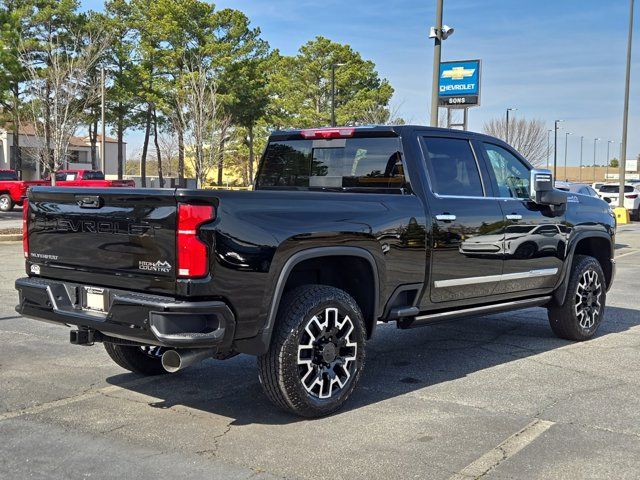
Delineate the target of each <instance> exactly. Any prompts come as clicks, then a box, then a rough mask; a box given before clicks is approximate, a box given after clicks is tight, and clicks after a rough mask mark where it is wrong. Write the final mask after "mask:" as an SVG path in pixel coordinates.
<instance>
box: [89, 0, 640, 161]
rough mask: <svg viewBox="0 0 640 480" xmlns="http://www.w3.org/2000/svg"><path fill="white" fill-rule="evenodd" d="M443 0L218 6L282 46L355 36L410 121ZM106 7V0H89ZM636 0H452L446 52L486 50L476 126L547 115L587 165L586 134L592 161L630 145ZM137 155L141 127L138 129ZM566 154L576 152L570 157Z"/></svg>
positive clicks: (639, 109) (132, 147) (237, 1)
mask: <svg viewBox="0 0 640 480" xmlns="http://www.w3.org/2000/svg"><path fill="white" fill-rule="evenodd" d="M435 3H436V2H435V0H422V1H417V0H349V1H344V0H219V1H217V2H215V4H216V7H217V8H235V9H239V10H241V11H243V12H244V13H245V14H246V15H247V16H248V17H249V19H250V20H251V23H252V25H253V26H255V27H259V28H260V30H261V32H262V36H263V38H264V39H265V40H267V41H268V42H269V44H270V45H271V47H272V48H277V49H279V50H280V51H281V53H283V54H288V55H293V54H295V53H296V52H297V50H298V49H299V47H300V46H301V45H302V44H304V43H306V42H307V41H309V40H311V39H313V38H314V37H316V36H318V35H322V36H325V37H327V38H329V39H331V40H333V41H335V42H340V43H347V44H349V45H351V46H352V47H353V48H354V49H355V50H357V51H359V52H360V53H361V54H362V56H363V57H364V58H365V59H369V60H372V61H373V62H374V63H375V64H376V67H377V70H378V72H379V73H380V75H381V76H382V77H384V78H387V79H388V80H389V81H390V82H391V85H392V86H393V87H394V89H395V94H394V97H393V100H392V106H393V107H394V108H397V109H398V114H399V116H401V117H402V118H404V119H405V120H406V121H407V122H410V123H415V124H428V122H429V102H430V92H431V69H432V63H433V41H432V40H430V39H429V38H428V30H429V27H430V26H432V25H433V24H434V17H435ZM82 7H83V9H94V10H100V9H101V8H102V1H100V0H85V1H83V2H82ZM628 11H629V2H628V0H608V1H604V0H445V2H444V23H445V24H447V25H450V26H452V27H454V28H455V33H454V34H453V35H452V36H451V37H449V39H447V40H446V41H445V42H444V43H443V49H442V60H443V61H447V60H466V59H475V58H479V59H481V60H482V84H481V88H482V98H481V106H479V107H476V108H472V109H471V110H470V113H469V129H470V130H473V131H481V130H482V126H483V123H484V122H485V121H486V120H488V119H491V118H495V117H497V116H502V115H504V114H505V110H506V109H507V108H517V111H516V112H515V113H514V115H515V116H516V117H517V116H522V117H526V118H536V119H540V120H543V121H544V122H546V123H547V125H548V128H553V122H554V120H556V119H562V120H564V123H562V125H561V130H560V132H559V143H558V151H559V157H560V156H564V139H565V135H564V133H565V132H572V133H573V135H571V136H570V137H569V144H568V163H569V164H573V165H577V164H578V162H579V156H580V147H579V145H580V137H582V136H583V137H584V159H585V163H587V162H593V143H594V138H595V137H599V138H601V139H602V140H601V141H600V142H599V143H598V144H597V150H596V155H597V162H598V163H602V164H604V162H605V158H606V155H607V153H606V151H607V141H608V140H612V141H614V142H615V143H613V144H611V147H610V150H611V151H610V156H611V157H614V156H615V157H618V156H619V155H618V152H619V148H620V146H619V145H620V141H621V135H622V134H621V132H622V110H623V100H624V74H625V61H626V42H627V32H628ZM630 105H631V118H630V123H629V148H628V154H627V158H635V157H636V156H637V155H638V154H639V153H640V8H638V6H636V25H635V29H634V51H633V62H632V82H631V104H630ZM126 139H127V141H128V142H129V145H128V153H129V155H132V154H133V153H135V152H136V151H137V150H138V149H139V145H140V144H141V141H142V140H141V134H140V132H131V133H129V134H128V135H127V137H126ZM562 160H564V159H562Z"/></svg>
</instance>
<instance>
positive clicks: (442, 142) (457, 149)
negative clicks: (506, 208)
mask: <svg viewBox="0 0 640 480" xmlns="http://www.w3.org/2000/svg"><path fill="white" fill-rule="evenodd" d="M424 143H425V146H426V150H427V152H426V153H427V159H426V161H427V171H428V173H429V179H430V181H431V188H432V190H433V192H434V193H437V194H438V195H460V196H466V197H483V196H484V192H483V189H482V181H481V180H480V172H478V164H477V163H476V159H475V156H474V155H473V151H472V150H471V145H470V144H469V142H468V141H467V140H460V139H455V138H432V137H425V138H424Z"/></svg>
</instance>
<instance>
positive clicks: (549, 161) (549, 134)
mask: <svg viewBox="0 0 640 480" xmlns="http://www.w3.org/2000/svg"><path fill="white" fill-rule="evenodd" d="M551 132H553V130H551V129H549V130H547V168H549V164H550V163H551Z"/></svg>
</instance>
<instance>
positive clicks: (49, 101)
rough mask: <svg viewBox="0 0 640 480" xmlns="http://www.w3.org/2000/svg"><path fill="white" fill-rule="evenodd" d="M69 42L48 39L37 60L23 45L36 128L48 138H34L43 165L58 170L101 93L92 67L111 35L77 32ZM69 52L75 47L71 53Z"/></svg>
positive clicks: (41, 135)
mask: <svg viewBox="0 0 640 480" xmlns="http://www.w3.org/2000/svg"><path fill="white" fill-rule="evenodd" d="M71 38H72V46H71V48H68V47H65V48H62V47H61V46H60V45H57V44H55V43H52V44H51V45H49V52H50V53H49V55H48V58H47V65H45V66H43V65H41V64H39V63H38V62H36V61H33V58H32V56H31V53H30V50H29V48H28V46H26V45H24V46H23V47H22V48H21V54H20V55H21V61H22V62H23V64H24V65H25V66H26V70H27V88H26V93H27V97H26V98H27V101H28V105H29V113H30V116H31V119H30V120H31V123H32V125H33V128H34V133H35V135H36V137H37V138H40V139H44V141H35V142H33V143H34V145H33V148H35V149H36V151H37V152H38V156H39V158H40V161H41V164H42V167H43V170H48V171H49V173H51V174H52V175H51V183H52V185H55V175H53V172H55V171H56V170H57V169H59V168H60V167H62V166H63V165H64V163H65V161H66V160H67V159H68V155H69V143H70V141H71V137H73V136H74V135H75V134H76V131H77V130H78V128H79V127H80V124H81V123H82V121H83V113H84V111H85V110H86V109H87V108H88V107H89V106H90V105H91V104H93V103H94V102H95V101H96V99H97V98H98V96H99V83H98V81H97V80H96V77H95V76H92V75H90V72H91V70H92V68H93V67H95V65H96V63H97V62H98V60H99V59H100V57H101V55H102V53H103V51H104V48H105V46H106V45H107V41H106V39H105V36H104V35H103V34H102V33H98V34H95V35H94V34H92V33H87V32H83V33H73V34H72V35H71ZM70 52H71V53H70Z"/></svg>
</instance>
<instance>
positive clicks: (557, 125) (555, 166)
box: [553, 120, 564, 180]
mask: <svg viewBox="0 0 640 480" xmlns="http://www.w3.org/2000/svg"><path fill="white" fill-rule="evenodd" d="M560 122H564V120H556V121H555V133H554V138H553V179H554V180H555V179H556V178H558V176H557V175H558V129H559V128H560Z"/></svg>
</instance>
